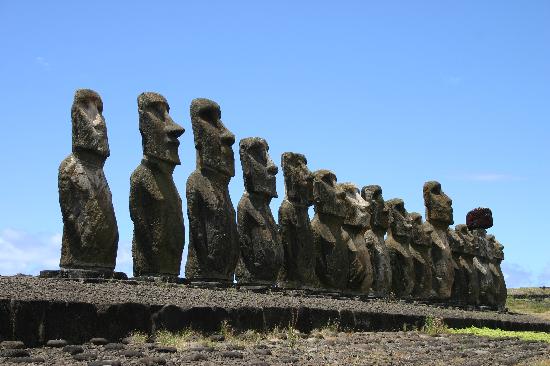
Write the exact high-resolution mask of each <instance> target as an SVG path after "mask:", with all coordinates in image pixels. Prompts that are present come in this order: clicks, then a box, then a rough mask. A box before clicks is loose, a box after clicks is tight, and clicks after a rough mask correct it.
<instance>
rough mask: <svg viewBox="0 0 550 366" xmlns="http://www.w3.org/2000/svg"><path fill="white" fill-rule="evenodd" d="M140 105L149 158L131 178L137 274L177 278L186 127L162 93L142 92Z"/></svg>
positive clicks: (181, 239)
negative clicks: (179, 171) (177, 174)
mask: <svg viewBox="0 0 550 366" xmlns="http://www.w3.org/2000/svg"><path fill="white" fill-rule="evenodd" d="M137 103H138V113H139V132H140V133H141V142H142V146H143V159H142V160H141V163H140V164H139V165H138V167H137V168H136V169H135V170H134V172H133V173H132V176H131V177H130V217H131V218H132V221H133V222H134V238H133V241H132V257H133V260H134V277H137V278H140V277H141V278H146V277H153V278H154V277H157V278H164V279H168V280H174V279H177V278H178V276H179V274H180V266H181V256H182V252H183V246H184V244H185V227H184V223H183V212H182V206H181V198H180V195H179V193H178V190H177V188H176V185H175V184H174V179H173V177H172V173H173V172H174V168H175V167H176V165H180V164H181V162H180V158H179V155H178V147H179V140H178V138H179V137H180V136H181V135H182V134H183V133H184V132H185V130H184V129H183V128H182V127H181V126H179V125H178V124H176V123H175V122H174V121H173V120H172V117H170V114H169V112H170V106H169V105H168V102H167V101H166V99H165V98H164V97H163V96H162V95H160V94H157V93H152V92H148V93H142V94H140V95H139V96H138V98H137Z"/></svg>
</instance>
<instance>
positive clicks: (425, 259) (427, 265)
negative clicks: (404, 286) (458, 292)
mask: <svg viewBox="0 0 550 366" xmlns="http://www.w3.org/2000/svg"><path fill="white" fill-rule="evenodd" d="M409 220H410V223H411V245H410V247H409V250H410V253H411V257H412V260H413V266H414V288H413V291H412V294H411V295H412V296H413V297H414V298H417V299H429V298H431V297H433V293H432V252H431V247H430V245H431V242H430V241H429V238H428V236H427V235H426V233H425V232H424V226H423V223H422V215H420V214H419V213H417V212H411V213H409Z"/></svg>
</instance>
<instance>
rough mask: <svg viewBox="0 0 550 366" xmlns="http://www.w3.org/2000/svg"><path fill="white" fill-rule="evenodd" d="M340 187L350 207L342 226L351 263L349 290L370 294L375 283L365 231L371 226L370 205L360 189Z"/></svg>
mask: <svg viewBox="0 0 550 366" xmlns="http://www.w3.org/2000/svg"><path fill="white" fill-rule="evenodd" d="M340 187H342V189H343V190H344V192H345V193H346V205H347V206H348V209H347V210H346V211H347V212H348V215H347V216H346V218H345V219H344V224H343V226H342V230H343V231H344V233H343V236H344V241H345V242H347V246H348V252H349V261H350V262H349V279H348V289H349V290H350V291H352V292H358V293H361V294H368V293H369V290H370V288H371V286H372V281H373V270H372V262H371V259H370V254H369V251H368V249H367V243H366V242H365V231H366V230H367V229H368V227H369V225H370V214H369V210H370V209H369V204H368V202H367V201H365V200H364V199H363V198H362V197H361V194H360V193H359V189H357V187H356V186H355V185H354V184H351V183H342V184H340Z"/></svg>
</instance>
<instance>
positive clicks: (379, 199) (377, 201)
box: [361, 185, 389, 231]
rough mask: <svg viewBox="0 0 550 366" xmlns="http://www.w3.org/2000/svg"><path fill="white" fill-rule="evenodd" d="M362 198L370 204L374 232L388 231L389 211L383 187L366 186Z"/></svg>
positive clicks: (362, 191)
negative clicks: (383, 194) (385, 202)
mask: <svg viewBox="0 0 550 366" xmlns="http://www.w3.org/2000/svg"><path fill="white" fill-rule="evenodd" d="M361 197H363V199H364V200H365V201H367V202H368V203H369V207H370V214H371V223H370V226H371V228H372V229H374V230H384V231H385V230H387V229H388V226H389V210H388V208H387V207H386V205H385V204H384V197H383V196H382V187H380V186H378V185H370V186H365V187H363V189H361Z"/></svg>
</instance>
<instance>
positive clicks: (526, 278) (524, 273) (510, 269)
mask: <svg viewBox="0 0 550 366" xmlns="http://www.w3.org/2000/svg"><path fill="white" fill-rule="evenodd" d="M502 272H503V273H504V280H505V281H506V287H509V288H515V287H532V286H536V284H535V283H534V282H533V273H532V272H531V271H530V270H528V269H527V268H525V267H523V266H521V265H519V264H517V263H510V262H507V261H504V262H503V263H502Z"/></svg>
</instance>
